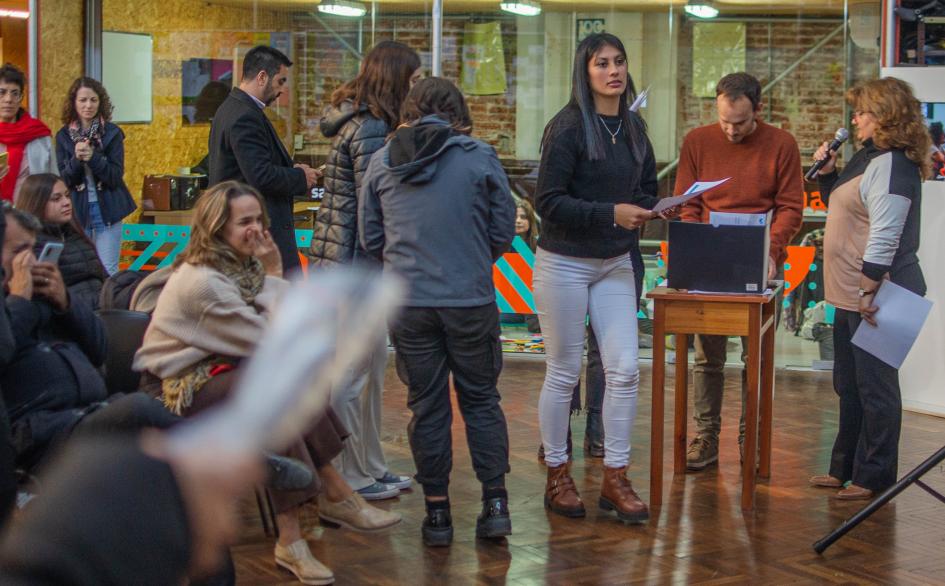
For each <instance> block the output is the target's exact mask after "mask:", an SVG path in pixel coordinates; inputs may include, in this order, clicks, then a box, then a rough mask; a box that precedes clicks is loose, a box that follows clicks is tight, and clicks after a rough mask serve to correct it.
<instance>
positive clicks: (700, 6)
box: [685, 0, 719, 18]
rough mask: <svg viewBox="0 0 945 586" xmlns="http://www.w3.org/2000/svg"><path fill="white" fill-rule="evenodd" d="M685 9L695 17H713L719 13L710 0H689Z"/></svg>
mask: <svg viewBox="0 0 945 586" xmlns="http://www.w3.org/2000/svg"><path fill="white" fill-rule="evenodd" d="M685 11H686V14H689V15H692V16H695V17H696V18H715V17H716V16H718V15H719V9H718V8H716V7H715V6H713V5H712V2H711V0H691V1H690V2H689V3H688V4H686V8H685Z"/></svg>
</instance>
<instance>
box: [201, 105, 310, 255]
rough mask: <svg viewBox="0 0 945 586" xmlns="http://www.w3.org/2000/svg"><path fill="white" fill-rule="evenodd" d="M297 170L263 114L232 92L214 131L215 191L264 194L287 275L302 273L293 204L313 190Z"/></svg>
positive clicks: (215, 120) (212, 172)
mask: <svg viewBox="0 0 945 586" xmlns="http://www.w3.org/2000/svg"><path fill="white" fill-rule="evenodd" d="M293 164H294V163H293V162H292V157H290V156H289V152H288V151H287V150H286V149H285V145H283V144H282V141H281V140H280V139H279V136H278V135H277V134H276V130H275V128H273V127H272V123H271V122H269V119H268V118H266V115H265V114H264V113H263V110H262V108H260V107H259V105H258V104H256V102H254V101H253V98H252V97H251V96H250V95H249V94H247V93H246V92H244V91H243V90H241V89H239V88H233V91H231V92H230V95H229V96H227V98H226V100H224V101H223V103H222V104H221V105H220V108H219V109H218V110H217V113H216V115H215V116H214V117H213V124H212V126H211V127H210V185H216V184H217V183H220V182H221V181H227V180H230V179H235V180H236V181H242V182H243V183H247V184H249V185H251V186H253V187H255V188H256V189H258V190H259V192H260V193H262V196H263V199H265V200H266V209H267V211H268V212H269V220H270V222H271V223H272V226H271V228H270V232H271V233H272V239H273V240H275V242H276V245H277V246H278V247H279V252H280V253H281V254H282V266H283V268H284V269H285V270H286V271H288V270H290V269H295V268H298V267H299V257H298V249H297V248H296V246H295V226H294V224H293V223H292V203H293V201H294V198H295V196H296V195H302V194H304V193H305V191H306V190H307V189H308V185H307V184H306V181H305V172H304V171H302V170H301V169H296V168H294V167H293Z"/></svg>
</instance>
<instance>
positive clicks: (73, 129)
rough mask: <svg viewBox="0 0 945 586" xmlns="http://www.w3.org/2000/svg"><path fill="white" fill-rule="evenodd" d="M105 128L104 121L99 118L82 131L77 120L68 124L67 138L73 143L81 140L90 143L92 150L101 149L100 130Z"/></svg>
mask: <svg viewBox="0 0 945 586" xmlns="http://www.w3.org/2000/svg"><path fill="white" fill-rule="evenodd" d="M104 128H105V119H104V118H102V117H101V116H99V117H98V118H95V119H94V120H92V124H90V125H89V127H88V128H86V129H84V130H83V129H82V125H81V124H80V123H79V121H78V120H73V121H72V122H70V123H69V138H71V139H72V142H73V143H77V142H82V141H83V140H88V141H91V143H92V148H99V149H100V148H102V130H103V129H104Z"/></svg>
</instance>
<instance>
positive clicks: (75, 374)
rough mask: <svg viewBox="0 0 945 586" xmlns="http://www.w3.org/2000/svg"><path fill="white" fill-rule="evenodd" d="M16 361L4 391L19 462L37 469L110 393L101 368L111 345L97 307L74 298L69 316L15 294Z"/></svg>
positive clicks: (10, 299)
mask: <svg viewBox="0 0 945 586" xmlns="http://www.w3.org/2000/svg"><path fill="white" fill-rule="evenodd" d="M6 301H7V308H8V309H9V311H10V329H11V330H12V331H13V337H14V339H15V341H16V351H15V354H14V355H13V359H12V360H11V361H10V363H9V364H8V365H7V367H6V368H5V369H4V370H3V372H2V373H0V390H2V391H3V399H4V402H5V403H6V407H7V413H8V414H9V416H10V423H11V425H12V434H13V442H14V445H15V446H16V450H17V463H18V464H19V465H20V466H23V467H25V468H30V467H31V466H32V465H34V464H35V463H36V462H37V461H38V460H39V459H40V458H41V457H42V455H43V454H44V453H45V451H46V448H48V447H49V446H50V444H51V443H52V442H53V441H54V440H55V439H56V438H57V437H58V436H59V435H60V434H62V433H66V434H67V433H69V432H70V431H71V429H72V427H73V426H74V425H75V424H76V423H77V422H78V421H79V419H81V418H82V415H83V411H82V410H83V409H84V408H85V407H88V406H90V405H92V404H94V403H97V402H100V401H103V400H104V399H105V398H106V397H107V395H108V392H107V390H106V388H105V381H104V380H103V379H102V376H101V374H99V371H98V369H97V367H99V366H101V365H102V363H103V362H104V361H105V356H106V352H107V341H106V338H105V329H104V327H103V326H102V323H101V321H100V320H99V319H98V317H97V316H96V315H95V313H93V311H92V308H91V307H90V306H89V305H87V304H85V303H83V302H81V301H79V300H78V299H72V300H71V301H70V304H69V309H68V310H67V311H66V312H64V313H58V312H56V311H54V310H53V308H52V306H50V305H49V303H48V302H46V301H45V300H43V299H41V298H38V299H34V300H32V301H30V300H27V299H24V298H22V297H18V296H15V295H9V296H7V298H6Z"/></svg>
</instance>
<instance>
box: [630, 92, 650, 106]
mask: <svg viewBox="0 0 945 586" xmlns="http://www.w3.org/2000/svg"><path fill="white" fill-rule="evenodd" d="M649 95H650V88H649V86H647V88H646V89H645V90H643V91H642V92H640V93H639V94H637V98H636V99H635V100H633V103H632V104H630V111H631V112H636V111H638V110H639V109H640V108H646V98H647V96H649Z"/></svg>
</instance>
